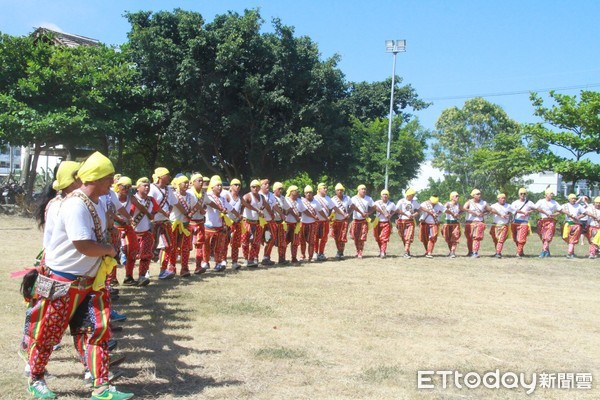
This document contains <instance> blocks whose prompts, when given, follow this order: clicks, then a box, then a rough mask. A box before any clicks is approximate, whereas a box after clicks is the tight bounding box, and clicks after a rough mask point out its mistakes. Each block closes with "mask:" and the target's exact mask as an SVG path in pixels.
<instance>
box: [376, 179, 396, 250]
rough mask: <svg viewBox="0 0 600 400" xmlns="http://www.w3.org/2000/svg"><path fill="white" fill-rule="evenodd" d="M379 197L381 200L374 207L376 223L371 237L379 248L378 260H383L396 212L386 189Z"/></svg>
mask: <svg viewBox="0 0 600 400" xmlns="http://www.w3.org/2000/svg"><path fill="white" fill-rule="evenodd" d="M380 195H381V199H379V200H377V201H376V202H375V205H374V208H375V216H376V218H377V223H375V224H374V226H373V236H374V237H375V241H376V242H377V246H378V247H379V258H385V257H386V255H387V245H388V243H389V241H390V236H391V234H392V226H391V218H392V216H393V215H394V213H395V211H396V204H395V203H394V202H393V201H390V192H389V191H388V190H387V189H383V190H382V191H381V194H380Z"/></svg>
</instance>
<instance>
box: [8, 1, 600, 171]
mask: <svg viewBox="0 0 600 400" xmlns="http://www.w3.org/2000/svg"><path fill="white" fill-rule="evenodd" d="M177 7H179V8H183V9H186V10H192V11H197V12H199V13H200V14H202V16H203V17H204V19H205V20H206V21H212V19H213V18H214V16H215V15H218V14H223V13H226V12H227V11H229V10H232V11H236V12H239V13H242V12H243V10H244V9H248V8H259V9H260V12H261V15H262V17H263V19H264V20H265V26H264V28H265V29H266V30H269V29H270V20H271V18H273V17H278V18H280V19H281V20H282V22H283V23H284V24H286V25H291V26H294V27H295V31H296V34H297V35H307V36H310V37H311V38H312V39H313V40H314V41H315V42H316V43H318V45H319V48H320V51H321V54H322V57H323V58H328V57H330V56H332V55H333V54H336V53H337V54H339V55H340V56H341V62H340V63H339V68H340V69H341V70H342V71H343V72H344V73H345V75H346V79H348V80H350V81H369V82H372V81H381V80H384V79H386V78H388V77H390V76H391V74H392V55H391V54H388V53H386V52H385V46H384V41H385V40H386V39H406V40H407V51H406V53H400V54H399V55H398V59H397V68H396V74H397V75H399V76H402V77H403V79H404V83H410V84H411V85H412V86H413V87H414V88H415V89H416V91H417V93H418V94H419V96H420V97H421V98H423V99H425V100H428V101H433V103H434V104H433V105H432V106H431V107H429V108H428V109H427V110H424V111H420V112H418V113H417V116H418V117H419V119H420V121H421V123H422V124H423V126H425V127H426V128H427V129H434V126H435V121H436V120H437V118H438V117H439V115H440V113H441V112H442V110H444V109H445V108H448V107H452V106H458V107H461V106H462V105H463V104H464V102H465V101H466V100H467V99H468V98H470V97H474V96H475V95H490V94H494V96H484V97H486V98H487V99H488V100H489V101H491V102H493V103H496V104H498V105H500V106H501V107H503V108H504V110H505V111H506V112H507V113H508V115H509V116H510V117H511V118H513V119H515V120H516V121H518V122H536V121H538V119H537V117H535V116H533V108H532V106H531V103H530V101H529V94H528V91H530V90H534V91H536V90H542V89H552V88H554V89H557V91H558V92H560V93H565V94H571V95H574V94H577V93H579V91H580V90H581V89H589V90H595V91H598V90H600V51H599V50H598V49H599V48H600V47H599V46H598V43H597V42H598V38H600V24H599V23H598V16H600V1H594V0H587V1H582V0H573V1H566V0H565V1H557V0H544V1H541V0H537V1H534V0H529V1H523V0H520V1H516V0H503V1H484V0H479V1H475V0H462V1H461V0H454V1H434V0H429V1H428V0H413V1H402V0H395V1H390V0H372V1H364V0H360V1H359V0H346V1H342V0H321V1H314V0H304V1H298V0H296V1H290V0H247V1H241V0H221V1H217V0H195V1H191V0H190V1H152V0H147V1H137V0H131V1H128V0H121V1H114V0H104V1H102V2H96V1H85V0H79V1H74V0H54V1H47V0H44V1H42V0H0V9H2V13H0V31H1V32H2V33H7V34H10V35H26V34H28V33H30V32H31V31H33V28H34V27H37V26H48V27H52V26H54V27H56V28H58V29H60V30H62V31H64V32H69V33H75V34H79V35H82V36H87V37H91V38H95V39H99V40H100V41H102V42H104V43H107V44H120V43H123V42H124V41H126V35H127V32H128V31H129V25H128V23H127V21H126V20H125V19H124V18H123V17H122V14H123V12H124V11H126V10H127V11H138V10H152V11H158V10H173V9H174V8H177ZM573 87H577V88H573ZM564 88H571V89H564ZM509 93H514V94H510V95H509ZM548 104H550V103H548ZM592 158H593V159H594V160H595V161H597V162H598V161H600V157H598V155H595V156H593V157H592Z"/></svg>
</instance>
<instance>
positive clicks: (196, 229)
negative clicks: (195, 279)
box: [189, 219, 208, 268]
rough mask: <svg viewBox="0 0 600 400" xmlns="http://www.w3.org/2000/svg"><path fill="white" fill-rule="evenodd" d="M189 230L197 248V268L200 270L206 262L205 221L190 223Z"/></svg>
mask: <svg viewBox="0 0 600 400" xmlns="http://www.w3.org/2000/svg"><path fill="white" fill-rule="evenodd" d="M189 229H190V231H191V232H192V237H193V239H192V240H193V242H194V247H195V248H196V268H198V267H199V266H200V265H201V264H202V261H204V255H203V254H204V240H205V238H204V236H205V234H204V220H203V219H201V220H192V221H190V226H189ZM207 261H208V260H207Z"/></svg>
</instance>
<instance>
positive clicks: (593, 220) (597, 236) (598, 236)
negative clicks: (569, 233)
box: [585, 196, 600, 259]
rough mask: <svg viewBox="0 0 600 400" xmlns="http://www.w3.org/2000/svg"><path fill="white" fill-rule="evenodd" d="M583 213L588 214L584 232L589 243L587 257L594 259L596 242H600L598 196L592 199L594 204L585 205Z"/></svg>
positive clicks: (596, 252) (599, 199)
mask: <svg viewBox="0 0 600 400" xmlns="http://www.w3.org/2000/svg"><path fill="white" fill-rule="evenodd" d="M585 214H586V215H588V216H589V225H588V230H587V233H586V237H587V239H588V242H589V243H590V251H589V256H588V257H589V258H590V259H595V258H596V257H597V254H598V244H599V243H600V233H599V232H600V196H597V197H596V198H595V199H594V204H593V205H592V204H589V205H588V206H587V207H586V210H585Z"/></svg>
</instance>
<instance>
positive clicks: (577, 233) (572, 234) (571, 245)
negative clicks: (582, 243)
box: [563, 224, 581, 254]
mask: <svg viewBox="0 0 600 400" xmlns="http://www.w3.org/2000/svg"><path fill="white" fill-rule="evenodd" d="M567 229H568V231H569V234H568V236H567V237H563V240H564V241H565V242H567V243H568V246H567V252H568V253H569V254H573V253H574V252H575V245H576V244H577V243H579V238H580V237H581V225H579V224H573V225H570V224H568V228H567Z"/></svg>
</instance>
